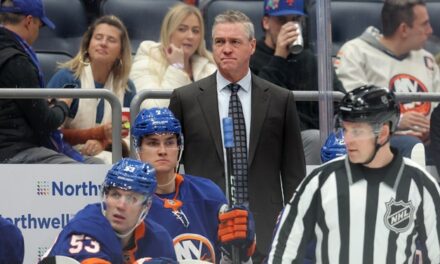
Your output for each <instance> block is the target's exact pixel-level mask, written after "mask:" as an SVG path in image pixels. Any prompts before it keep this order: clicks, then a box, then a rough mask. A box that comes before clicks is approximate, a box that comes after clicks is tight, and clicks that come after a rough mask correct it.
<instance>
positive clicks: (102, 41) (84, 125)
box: [47, 16, 136, 163]
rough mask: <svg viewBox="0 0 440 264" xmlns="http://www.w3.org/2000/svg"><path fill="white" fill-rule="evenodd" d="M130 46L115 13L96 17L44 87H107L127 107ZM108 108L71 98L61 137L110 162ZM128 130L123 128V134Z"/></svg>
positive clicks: (131, 89) (95, 101) (131, 91)
mask: <svg viewBox="0 0 440 264" xmlns="http://www.w3.org/2000/svg"><path fill="white" fill-rule="evenodd" d="M131 64H132V61H131V48H130V40H129V38H128V33H127V29H126V28H125V26H124V24H123V23H122V21H121V20H119V19H118V18H117V17H115V16H103V17H101V18H99V19H97V20H96V21H95V22H94V23H93V24H92V25H91V26H90V27H89V29H88V30H87V31H86V32H85V33H84V36H83V39H82V42H81V47H80V51H79V52H78V54H77V55H76V56H75V57H74V58H73V59H72V60H70V61H68V62H66V63H64V64H62V65H61V70H60V71H58V72H57V73H56V74H55V75H54V76H53V77H52V79H51V80H50V81H49V83H48V85H47V86H48V87H54V88H59V87H70V88H73V87H77V88H80V89H107V90H110V91H112V92H113V93H115V95H116V96H117V97H118V98H119V100H120V102H121V104H122V105H123V106H125V107H129V105H130V102H131V99H132V98H133V97H134V95H135V94H136V89H135V87H134V84H133V83H132V82H131V81H130V80H129V79H128V75H129V72H130V68H131ZM111 127H112V126H111V107H110V105H109V103H108V102H106V101H105V100H104V99H94V98H93V99H87V98H81V99H75V100H74V101H73V102H72V105H71V107H70V118H69V119H68V120H67V121H66V123H65V124H64V128H63V129H62V131H63V134H64V136H65V139H66V140H67V141H68V142H69V143H70V144H72V145H75V146H76V147H77V148H78V149H79V151H80V152H81V153H82V154H83V155H88V156H95V157H98V158H101V159H103V160H104V161H105V162H106V163H111V153H110V152H108V151H105V150H106V149H108V148H109V147H110V145H111ZM126 134H128V130H126V129H125V130H123V135H126Z"/></svg>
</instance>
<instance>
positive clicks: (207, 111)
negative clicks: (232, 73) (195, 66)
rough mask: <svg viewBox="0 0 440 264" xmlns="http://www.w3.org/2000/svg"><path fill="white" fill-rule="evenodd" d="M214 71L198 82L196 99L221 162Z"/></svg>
mask: <svg viewBox="0 0 440 264" xmlns="http://www.w3.org/2000/svg"><path fill="white" fill-rule="evenodd" d="M215 76H216V75H215V73H214V74H212V75H211V76H210V77H209V78H207V79H206V82H203V83H200V86H199V89H200V94H199V95H198V96H197V101H198V103H199V105H200V109H201V112H202V115H203V117H204V118H205V122H206V124H207V126H208V129H209V131H207V132H209V134H210V136H211V139H212V140H213V141H214V144H215V149H216V152H217V155H218V157H219V159H220V161H221V163H222V164H223V162H224V161H223V144H222V136H221V131H220V119H219V113H218V99H217V82H216V79H215V78H216V77H215Z"/></svg>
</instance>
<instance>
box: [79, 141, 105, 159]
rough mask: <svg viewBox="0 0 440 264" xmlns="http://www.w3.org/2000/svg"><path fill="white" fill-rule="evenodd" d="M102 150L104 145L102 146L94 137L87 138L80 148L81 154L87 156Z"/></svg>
mask: <svg viewBox="0 0 440 264" xmlns="http://www.w3.org/2000/svg"><path fill="white" fill-rule="evenodd" d="M103 150H104V146H102V144H101V142H99V141H98V140H94V139H89V140H87V142H86V143H85V144H84V146H83V147H82V148H81V154H83V155H87V156H95V155H97V154H99V153H101V152H102V151H103Z"/></svg>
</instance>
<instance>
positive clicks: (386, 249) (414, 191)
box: [268, 86, 440, 264]
mask: <svg viewBox="0 0 440 264" xmlns="http://www.w3.org/2000/svg"><path fill="white" fill-rule="evenodd" d="M338 118H339V120H340V122H339V123H340V124H341V126H342V129H343V131H344V137H345V144H346V148H347V155H346V156H343V157H340V158H337V159H335V160H333V161H330V162H328V163H326V164H324V165H322V166H320V167H319V168H317V169H315V170H314V171H313V172H312V173H311V174H310V175H308V176H307V177H306V178H305V179H304V181H303V182H302V183H301V185H300V186H299V187H298V189H297V191H296V193H295V194H294V195H293V197H292V200H291V201H290V202H289V204H287V205H286V207H285V208H284V210H283V213H282V215H281V218H280V220H279V224H278V225H277V229H276V232H275V236H274V238H273V242H272V248H271V251H270V254H269V258H268V262H269V263H302V260H303V258H304V256H305V254H306V252H305V251H306V249H307V245H308V244H310V241H316V249H315V252H314V254H313V255H314V256H315V258H316V263H338V264H339V263H353V264H354V263H356V264H358V263H364V264H371V263H390V264H391V263H392V264H395V263H412V261H413V258H414V252H415V250H416V240H417V241H420V242H421V243H422V244H424V245H425V247H426V256H425V257H426V260H425V262H428V263H440V241H439V239H440V218H439V216H440V194H439V191H440V190H439V186H438V184H437V182H436V181H435V179H434V178H433V177H432V176H431V175H430V174H428V173H427V172H426V171H425V170H424V169H422V168H421V167H419V166H418V165H417V164H416V163H414V162H412V161H411V160H409V159H407V158H403V157H402V156H401V155H400V154H399V153H398V152H397V151H396V150H395V149H391V148H390V144H389V139H390V136H391V134H392V132H393V131H395V129H396V127H397V122H398V120H399V106H398V104H397V103H396V101H395V98H394V94H392V93H391V92H389V91H388V89H386V88H380V87H377V86H363V87H359V88H357V89H355V90H353V91H351V92H350V93H348V94H347V95H346V96H345V97H344V98H343V100H342V102H341V105H340V107H339V113H338Z"/></svg>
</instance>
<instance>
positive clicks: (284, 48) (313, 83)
mask: <svg viewBox="0 0 440 264" xmlns="http://www.w3.org/2000/svg"><path fill="white" fill-rule="evenodd" d="M262 26H263V29H264V31H265V36H264V38H263V39H261V40H259V41H258V42H257V47H256V50H255V53H254V55H252V57H251V70H252V71H253V72H254V73H255V74H257V75H258V76H259V77H261V78H263V79H265V80H268V81H270V82H272V83H274V84H276V85H279V86H281V87H283V88H286V89H288V90H294V91H317V90H318V76H317V74H318V66H317V60H316V57H315V55H314V54H313V53H312V51H311V50H310V49H307V48H305V49H304V50H303V51H302V52H300V53H298V54H292V53H290V51H289V46H290V45H291V44H292V43H294V42H295V41H296V40H297V39H298V37H301V36H299V35H298V31H297V27H298V26H301V27H302V28H304V26H305V13H304V1H303V0H298V1H294V2H293V4H289V3H288V1H286V0H282V1H279V2H278V4H277V5H275V4H274V2H272V1H270V0H265V1H264V17H263V20H262ZM333 89H334V90H335V91H340V92H345V90H344V88H343V87H342V83H341V82H340V81H339V80H338V78H337V77H336V75H334V77H333ZM296 106H297V110H298V116H299V120H300V127H301V137H302V140H303V145H304V155H305V158H306V164H311V165H317V164H320V163H321V161H320V160H319V151H320V148H321V139H320V136H319V105H318V102H296Z"/></svg>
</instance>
